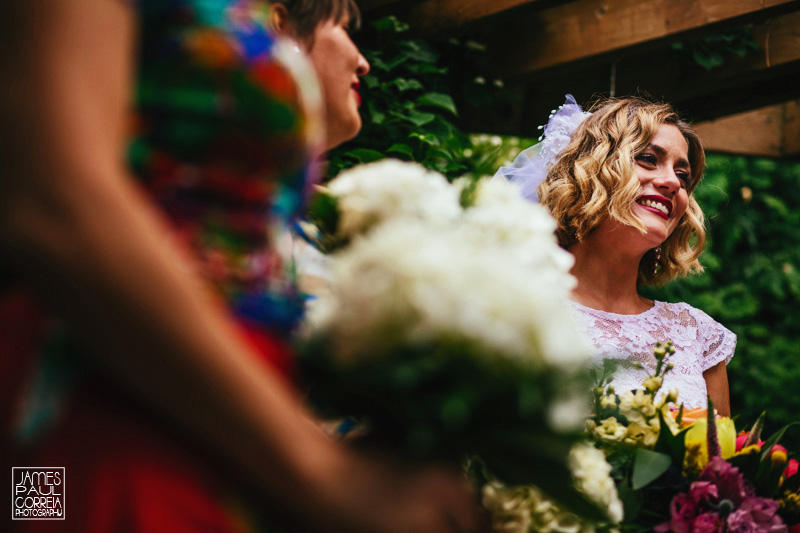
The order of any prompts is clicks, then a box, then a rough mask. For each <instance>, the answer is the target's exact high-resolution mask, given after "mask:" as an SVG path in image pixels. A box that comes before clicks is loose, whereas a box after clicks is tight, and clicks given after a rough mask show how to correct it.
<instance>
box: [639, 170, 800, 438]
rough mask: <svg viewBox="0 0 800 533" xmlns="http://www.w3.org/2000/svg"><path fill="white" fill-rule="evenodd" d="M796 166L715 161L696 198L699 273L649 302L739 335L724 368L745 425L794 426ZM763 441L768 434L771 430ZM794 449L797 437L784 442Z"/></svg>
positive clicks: (798, 260) (799, 236)
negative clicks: (702, 216)
mask: <svg viewBox="0 0 800 533" xmlns="http://www.w3.org/2000/svg"><path fill="white" fill-rule="evenodd" d="M798 184H800V165H798V164H796V163H788V162H778V161H773V160H768V159H759V158H746V157H725V156H720V155H712V156H710V157H709V158H708V169H707V172H706V177H705V179H704V181H703V183H701V184H700V186H699V187H698V189H697V191H696V194H697V199H698V201H699V202H700V205H701V206H702V207H703V211H704V212H705V213H706V215H707V216H708V219H709V220H708V228H709V241H708V244H707V246H706V252H705V253H704V254H703V256H702V257H701V259H700V261H701V263H703V265H704V266H705V268H706V271H705V273H704V274H702V275H699V276H690V277H688V278H685V279H682V280H678V281H675V282H673V283H671V284H669V285H667V286H666V287H663V288H661V289H658V290H653V291H651V292H650V296H652V297H655V298H657V299H662V300H668V301H684V302H688V303H690V304H691V305H694V306H696V307H698V308H700V309H702V310H704V311H705V312H707V313H708V314H709V315H711V316H712V317H714V318H715V319H716V320H718V321H720V322H721V323H722V324H724V325H725V326H727V327H728V328H730V329H731V330H733V332H734V333H736V334H737V336H738V346H737V349H736V356H735V357H734V358H733V361H732V362H731V364H730V366H729V367H728V375H729V379H730V388H731V402H732V410H733V413H734V414H735V415H739V417H738V418H739V421H740V422H739V424H740V425H741V424H742V423H747V424H750V423H752V422H753V421H755V420H756V419H757V418H758V417H759V414H760V413H761V412H762V411H764V410H766V411H767V413H768V418H767V424H768V426H769V425H771V426H772V427H773V428H775V427H781V426H784V425H786V424H788V423H790V422H792V421H794V420H797V419H798V418H800V395H798V394H795V391H796V389H797V384H796V382H797V380H798V379H799V378H800V328H798V327H797V325H796V321H797V315H796V312H797V302H798V296H800V272H799V271H798V268H799V267H800V187H798ZM767 430H768V433H769V432H770V431H769V428H767ZM783 444H784V445H787V447H789V449H793V448H794V449H797V448H800V432H798V431H796V430H790V431H789V432H788V433H787V434H786V437H785V439H784V441H783Z"/></svg>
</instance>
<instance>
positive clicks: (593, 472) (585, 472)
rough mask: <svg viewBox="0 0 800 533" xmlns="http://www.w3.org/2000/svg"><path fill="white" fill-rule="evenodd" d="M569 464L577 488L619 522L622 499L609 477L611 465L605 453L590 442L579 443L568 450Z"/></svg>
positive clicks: (621, 515)
mask: <svg viewBox="0 0 800 533" xmlns="http://www.w3.org/2000/svg"><path fill="white" fill-rule="evenodd" d="M569 466H570V470H571V471H572V475H573V476H574V477H575V480H576V482H577V484H578V488H579V490H580V491H581V492H583V493H584V494H585V495H586V496H587V497H588V498H589V499H591V500H592V501H593V502H595V503H596V504H598V505H599V506H601V507H602V508H604V509H606V512H607V514H608V518H609V519H610V520H611V521H612V522H614V523H619V522H621V521H622V518H623V507H622V501H620V499H619V495H618V493H617V487H616V485H614V480H613V479H612V478H611V465H610V464H608V461H606V456H605V454H604V453H603V452H602V451H600V450H598V449H597V448H595V447H594V446H592V445H591V444H588V443H579V444H576V445H575V446H573V447H572V449H571V450H570V453H569Z"/></svg>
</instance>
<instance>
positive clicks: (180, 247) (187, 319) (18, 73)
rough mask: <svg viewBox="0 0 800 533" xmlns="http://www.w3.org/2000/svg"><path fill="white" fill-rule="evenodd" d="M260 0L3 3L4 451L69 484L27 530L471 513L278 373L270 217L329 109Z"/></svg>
mask: <svg viewBox="0 0 800 533" xmlns="http://www.w3.org/2000/svg"><path fill="white" fill-rule="evenodd" d="M320 3H324V4H326V5H327V6H328V8H327V11H323V13H324V14H325V15H326V17H325V18H324V20H326V21H335V22H336V23H342V22H343V21H345V20H346V19H347V16H349V14H350V13H351V12H352V9H353V6H352V3H351V2H349V1H333V0H332V1H330V2H320ZM269 17H270V12H269V6H268V5H267V4H266V3H265V2H262V1H257V0H250V1H248V0H238V1H234V0H227V1H226V0H219V1H213V0H212V1H207V0H205V1H200V0H197V1H193V0H174V1H162V0H139V1H134V2H125V1H123V0H84V1H81V2H56V3H52V2H47V3H45V2H39V1H35V2H31V1H30V0H26V1H21V0H8V1H6V2H3V3H2V6H0V32H2V34H3V35H4V41H5V46H3V47H2V50H0V56H2V64H3V69H2V71H0V77H2V80H0V87H2V91H3V92H2V96H0V124H2V128H3V134H2V136H0V138H2V142H0V160H1V161H3V166H4V170H3V176H4V177H3V178H2V179H1V180H0V202H2V207H0V217H1V218H2V220H0V270H1V271H2V273H3V276H2V278H0V279H2V283H1V286H0V346H1V347H2V358H0V424H2V427H3V430H4V433H3V437H2V441H0V457H2V458H3V459H4V463H5V462H6V461H7V463H8V464H7V466H21V465H25V466H31V465H32V466H63V467H65V478H66V479H65V488H66V492H68V493H69V496H68V497H66V502H65V503H66V506H65V507H66V508H65V514H66V519H65V520H63V521H56V522H44V521H24V522H15V523H14V525H15V526H17V527H18V528H19V529H20V530H22V531H39V530H44V529H47V530H59V531H82V532H101V531H103V532H104V531H118V530H126V531H201V530H202V531H246V530H254V529H256V528H261V529H265V528H266V527H267V525H266V524H264V523H262V524H259V521H258V515H259V514H262V512H263V509H259V508H258V507H254V506H253V505H248V504H247V503H252V501H256V502H270V503H269V504H264V505H268V506H269V507H271V509H269V511H268V513H267V514H269V515H270V516H271V517H274V516H278V515H280V514H281V513H280V512H278V511H277V509H278V508H280V509H282V510H283V511H285V513H286V514H287V515H288V516H289V517H290V518H291V522H290V523H292V524H298V525H293V526H292V530H298V529H303V528H313V529H318V530H328V531H398V532H400V531H471V530H474V529H475V528H476V524H477V510H476V508H475V506H474V504H473V502H472V499H471V497H470V495H469V494H468V492H467V491H466V489H464V488H463V486H462V484H461V482H460V480H459V477H458V475H457V474H455V473H450V472H445V471H441V470H438V469H411V470H409V469H406V468H404V467H401V466H395V465H392V464H389V463H387V462H378V461H373V460H371V459H368V458H365V457H363V456H360V455H356V454H354V453H352V452H351V451H349V450H347V449H345V448H344V447H342V446H340V445H338V444H336V443H333V442H332V441H330V440H329V439H328V438H327V437H326V436H325V435H324V434H323V433H322V432H321V431H319V430H318V428H317V426H316V424H315V423H314V422H313V421H311V420H310V417H309V416H308V414H307V412H306V411H305V409H304V408H303V407H302V405H301V402H300V401H299V399H298V397H297V395H296V394H295V392H294V391H293V389H292V388H291V386H290V385H289V383H288V380H287V379H285V378H284V377H282V375H283V374H285V373H288V372H289V370H288V369H289V365H288V364H287V362H288V361H289V358H288V357H287V354H288V350H287V348H286V342H285V338H286V336H287V334H288V332H289V331H290V330H291V328H292V326H293V324H294V322H295V321H296V319H297V317H298V316H299V313H300V311H301V304H302V302H301V299H300V298H299V296H298V294H297V291H296V289H295V288H294V283H293V280H292V269H291V266H290V265H288V264H287V263H286V261H285V258H286V257H288V254H289V253H290V251H286V250H283V249H282V248H281V244H280V239H279V237H278V236H279V235H281V234H283V232H284V226H286V225H287V224H288V223H289V221H290V220H291V217H292V216H293V215H294V213H295V212H296V211H297V210H298V209H299V207H300V206H301V205H302V201H303V198H304V196H305V194H306V193H307V190H308V187H309V185H310V182H311V181H312V180H313V177H314V174H315V170H314V165H313V163H312V162H313V160H314V159H315V158H316V157H317V156H318V154H319V152H320V151H321V150H322V148H324V147H325V146H326V142H325V136H326V131H325V128H324V126H323V122H322V121H321V120H320V117H319V116H317V114H316V113H317V112H316V111H315V110H314V107H315V100H316V101H319V100H318V95H317V96H316V97H315V95H314V88H313V87H308V86H307V84H306V83H304V82H303V81H302V80H303V79H304V76H307V74H304V73H303V71H302V69H297V68H296V65H299V64H301V63H302V62H303V59H302V57H301V54H299V53H298V52H296V51H295V47H294V46H292V45H284V44H281V43H280V42H278V41H276V40H275V39H274V37H273V36H272V34H271V33H270V32H269V31H267V23H268V20H269ZM318 26H319V25H318ZM315 28H317V26H315ZM279 58H283V59H284V60H280V59H279ZM290 71H296V72H295V73H294V75H290ZM355 75H356V76H357V75H358V73H355ZM296 80H300V82H298V81H296ZM131 87H135V91H131ZM131 101H133V106H131V104H130V102H131ZM280 369H284V372H281V370H280ZM6 471H8V470H6ZM246 493H249V494H251V498H250V500H251V501H250V502H247V499H248V498H247V497H246V496H244V494H246ZM65 496H66V495H65ZM240 502H245V504H241V503H240ZM254 508H255V509H256V512H255V513H254V512H252V511H248V510H247V509H251V510H252V509H254Z"/></svg>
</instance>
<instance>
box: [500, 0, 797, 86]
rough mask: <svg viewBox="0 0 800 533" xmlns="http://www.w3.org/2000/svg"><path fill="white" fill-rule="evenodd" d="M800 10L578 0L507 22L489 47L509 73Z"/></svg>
mask: <svg viewBox="0 0 800 533" xmlns="http://www.w3.org/2000/svg"><path fill="white" fill-rule="evenodd" d="M799 9H800V2H798V1H797V0H616V1H609V0H577V1H574V2H569V3H567V4H563V5H559V6H556V7H552V8H550V9H544V10H540V11H533V12H531V13H530V14H528V15H527V16H521V15H517V16H515V17H514V19H513V20H508V21H505V23H504V24H503V26H504V27H501V28H499V29H498V30H497V34H496V36H495V37H494V38H493V40H492V42H490V43H489V46H490V50H491V51H492V53H493V55H494V56H495V57H496V58H497V74H498V75H500V76H505V77H508V76H516V75H521V74H525V73H530V72H535V71H540V72H541V71H546V70H547V69H550V68H553V67H557V66H561V65H564V64H567V63H570V62H575V61H579V60H583V59H587V58H590V57H594V56H598V55H602V54H608V53H610V52H615V51H620V50H623V49H627V48H630V47H633V46H636V45H641V44H643V43H650V44H652V43H653V42H655V41H657V40H659V39H662V40H663V39H667V38H672V39H676V38H678V37H680V36H681V35H683V34H686V33H687V32H691V31H697V30H699V29H702V28H705V27H707V26H710V25H715V24H720V23H733V22H736V21H739V22H741V21H742V20H745V19H746V18H747V17H752V16H758V17H764V18H766V17H767V16H771V15H775V14H780V13H783V12H787V11H792V10H799Z"/></svg>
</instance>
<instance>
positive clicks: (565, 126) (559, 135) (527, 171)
mask: <svg viewBox="0 0 800 533" xmlns="http://www.w3.org/2000/svg"><path fill="white" fill-rule="evenodd" d="M566 98H567V101H566V102H564V104H563V105H561V106H559V107H558V109H554V110H553V112H552V113H551V114H550V118H549V120H548V121H547V124H546V125H544V126H539V129H543V130H544V132H543V134H542V136H541V137H539V140H540V141H541V142H539V143H537V144H534V145H533V146H530V147H528V148H526V149H525V150H523V151H522V152H520V153H519V155H518V156H517V157H516V159H514V162H513V163H512V164H511V166H510V167H500V168H499V169H498V170H497V172H496V173H495V175H494V178H493V179H499V178H504V179H506V180H508V181H509V182H510V183H513V184H515V185H517V186H518V187H519V189H520V195H521V196H522V197H523V198H525V199H526V200H530V201H531V202H538V201H539V195H538V194H537V192H536V190H537V189H538V188H539V184H540V183H541V182H542V181H544V178H545V176H547V171H548V170H550V167H552V166H553V163H555V161H556V159H557V158H558V154H560V153H561V151H562V150H563V149H564V148H566V146H567V144H569V139H570V137H571V136H572V133H573V132H574V131H575V130H576V129H577V127H578V126H579V125H580V124H581V122H583V121H584V119H585V118H586V117H588V116H589V115H591V113H589V112H586V111H583V109H581V106H580V105H579V104H578V102H576V101H575V98H574V97H573V96H572V95H571V94H568V95H567V97H566Z"/></svg>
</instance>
